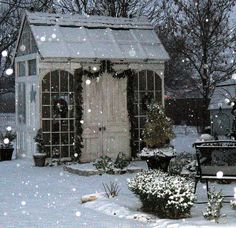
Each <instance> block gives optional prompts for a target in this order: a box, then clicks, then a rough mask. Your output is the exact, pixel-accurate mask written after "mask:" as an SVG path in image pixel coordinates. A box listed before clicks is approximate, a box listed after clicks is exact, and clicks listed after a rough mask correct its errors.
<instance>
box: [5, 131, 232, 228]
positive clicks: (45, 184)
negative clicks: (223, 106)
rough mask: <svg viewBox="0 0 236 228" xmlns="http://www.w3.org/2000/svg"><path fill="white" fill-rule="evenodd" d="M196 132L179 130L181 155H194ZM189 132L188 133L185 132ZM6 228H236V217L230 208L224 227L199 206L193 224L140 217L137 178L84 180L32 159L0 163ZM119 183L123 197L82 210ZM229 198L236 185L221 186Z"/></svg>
mask: <svg viewBox="0 0 236 228" xmlns="http://www.w3.org/2000/svg"><path fill="white" fill-rule="evenodd" d="M191 129H192V128H187V129H185V128H184V127H176V129H175V132H176V133H177V134H176V135H177V138H176V139H175V140H174V141H172V143H173V142H174V143H173V144H174V145H175V147H176V150H177V152H183V151H188V152H193V150H192V147H191V145H192V143H193V142H194V141H195V140H196V138H197V137H198V134H197V133H196V131H194V130H193V129H192V130H191ZM185 130H186V131H185ZM0 175H1V178H0V228H5V227H11V228H12V227H17V228H18V227H19V228H26V227H27V228H29V227H39V228H41V227H43V228H48V227H49V228H51V227H52V228H54V227H63V228H64V227H69V228H73V227H76V228H77V227H91V228H100V227H101V228H123V227H124V228H131V227H135V228H139V227H140V228H141V227H153V228H154V227H156V228H180V227H190V228H194V227H195V228H196V227H201V228H207V227H224V228H225V227H236V216H235V215H236V211H234V210H232V209H231V208H230V206H229V204H225V205H224V207H223V209H222V213H225V214H227V217H225V218H222V219H221V220H220V224H215V223H214V222H210V221H206V220H205V219H204V218H203V216H202V211H205V210H206V204H195V206H194V207H193V209H192V216H191V218H187V219H184V220H182V219H181V220H168V219H159V218H157V217H155V216H153V215H150V214H145V213H143V212H141V211H140V207H141V203H140V202H139V200H138V198H136V197H135V196H134V194H133V193H131V192H130V191H129V190H128V188H127V179H129V178H132V177H133V176H134V175H135V174H124V175H116V176H114V175H102V176H90V177H84V176H78V175H75V174H70V173H67V172H65V171H63V167H61V166H60V167H43V168H40V167H34V166H33V161H32V160H31V159H26V158H25V159H17V160H12V161H4V162H0ZM110 181H117V183H118V184H119V186H120V189H121V191H120V193H119V196H118V197H116V198H114V199H107V198H101V199H99V200H97V201H94V202H89V203H86V204H81V203H80V199H81V197H82V196H84V195H87V194H93V193H96V192H103V191H104V189H103V186H102V183H109V182H110ZM215 186H216V188H217V189H223V193H224V194H226V195H233V194H234V188H236V183H232V184H229V185H215ZM203 187H204V185H203V184H199V185H198V189H197V195H198V201H206V200H207V197H206V190H205V189H204V188H203Z"/></svg>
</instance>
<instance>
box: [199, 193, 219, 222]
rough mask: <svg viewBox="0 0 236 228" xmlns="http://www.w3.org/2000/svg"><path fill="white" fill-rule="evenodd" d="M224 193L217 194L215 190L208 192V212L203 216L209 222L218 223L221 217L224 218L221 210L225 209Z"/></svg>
mask: <svg viewBox="0 0 236 228" xmlns="http://www.w3.org/2000/svg"><path fill="white" fill-rule="evenodd" d="M222 203H223V196H222V192H221V191H220V192H216V191H215V190H214V189H213V190H211V191H209V192H208V203H207V211H206V212H204V213H203V216H204V218H205V219H207V220H215V222H217V223H218V220H219V218H220V217H222V215H221V213H220V210H221V208H222V207H223V204H222Z"/></svg>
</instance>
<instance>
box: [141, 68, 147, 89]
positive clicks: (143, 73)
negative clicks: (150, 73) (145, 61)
mask: <svg viewBox="0 0 236 228" xmlns="http://www.w3.org/2000/svg"><path fill="white" fill-rule="evenodd" d="M139 90H146V72H145V71H141V72H139Z"/></svg>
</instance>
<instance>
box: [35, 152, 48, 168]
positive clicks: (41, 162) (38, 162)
mask: <svg viewBox="0 0 236 228" xmlns="http://www.w3.org/2000/svg"><path fill="white" fill-rule="evenodd" d="M46 157H47V155H46V154H34V155H33V158H34V164H35V166H38V167H43V166H45V161H46Z"/></svg>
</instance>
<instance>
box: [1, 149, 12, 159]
mask: <svg viewBox="0 0 236 228" xmlns="http://www.w3.org/2000/svg"><path fill="white" fill-rule="evenodd" d="M13 151H14V148H1V149H0V161H10V160H11V158H12V154H13Z"/></svg>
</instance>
